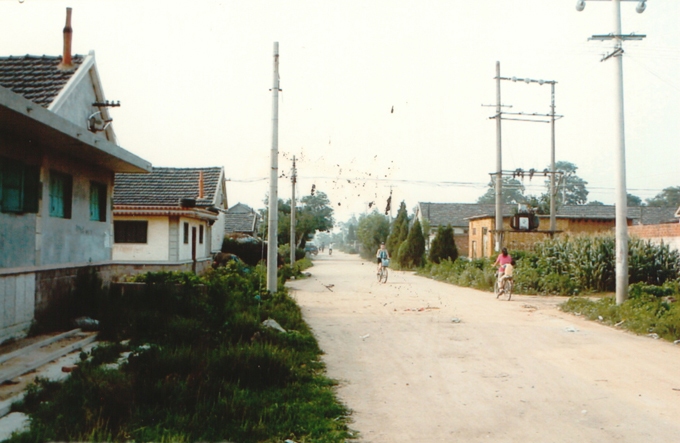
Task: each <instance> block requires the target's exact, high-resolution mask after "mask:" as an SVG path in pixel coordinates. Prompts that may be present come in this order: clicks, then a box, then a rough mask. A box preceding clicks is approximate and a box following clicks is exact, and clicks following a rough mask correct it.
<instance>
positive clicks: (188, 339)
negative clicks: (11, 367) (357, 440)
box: [9, 262, 352, 443]
mask: <svg viewBox="0 0 680 443" xmlns="http://www.w3.org/2000/svg"><path fill="white" fill-rule="evenodd" d="M291 272H293V271H291ZM265 274H266V272H265V269H264V267H262V266H259V267H250V266H246V265H244V264H243V263H239V262H231V263H229V264H228V265H227V266H226V267H223V268H218V269H216V270H212V271H210V272H208V273H207V274H206V275H205V276H203V277H198V276H196V275H194V274H191V273H149V274H145V275H144V276H142V277H140V278H138V279H137V280H138V282H142V283H145V286H144V287H143V289H142V290H141V291H140V290H137V291H134V292H133V291H129V292H127V291H118V293H114V292H111V293H110V294H108V295H105V296H103V297H102V298H101V299H99V300H97V306H96V309H97V313H98V314H99V316H98V317H99V319H100V323H101V328H102V329H101V333H100V339H102V340H107V341H108V343H110V344H108V345H103V346H99V347H97V348H95V349H94V350H93V351H92V352H91V353H89V354H86V353H82V354H81V359H82V362H81V363H80V364H79V367H78V368H77V370H76V371H74V372H73V373H72V375H71V377H69V378H68V379H67V380H66V381H64V382H63V383H55V382H49V381H46V380H40V379H39V380H38V381H37V382H36V383H35V384H34V385H33V386H32V387H31V388H30V389H29V391H28V393H27V395H26V397H25V399H24V401H23V402H22V403H21V404H18V405H15V406H14V409H15V410H17V411H22V412H25V413H28V414H30V417H31V428H30V430H29V431H27V432H24V433H21V434H18V435H15V436H13V437H12V438H11V439H10V440H9V441H11V442H42V441H123V440H125V441H158V442H170V441H172V442H193V441H233V442H245V443H248V442H272V443H273V442H277V443H279V442H282V441H284V440H285V439H290V440H293V441H296V442H305V441H307V442H311V441H314V442H329V443H334V442H345V441H346V440H347V439H351V438H352V434H351V432H350V431H349V428H348V426H347V424H348V421H349V410H348V409H347V408H346V407H345V406H344V405H342V404H341V403H340V402H339V401H338V399H337V397H336V395H335V382H334V381H333V380H330V379H328V378H327V377H326V376H325V368H324V364H323V363H322V361H321V360H320V356H321V351H320V349H319V347H318V344H317V342H316V339H315V338H314V336H313V335H312V333H311V331H310V329H309V327H308V326H307V325H306V323H305V322H304V321H303V319H302V315H301V312H300V309H299V308H298V306H297V305H296V303H295V302H294V301H293V300H292V299H291V298H290V297H289V296H288V295H287V293H286V290H285V289H284V287H283V279H282V280H281V281H280V282H279V288H278V292H277V293H275V294H270V293H268V292H265V291H262V290H261V288H262V286H263V284H262V282H263V281H264V278H265ZM268 320H275V321H276V323H277V324H278V325H280V326H281V327H282V328H283V329H284V330H285V332H282V331H280V330H278V329H276V326H277V325H276V324H273V323H271V321H269V322H266V321H268ZM263 322H265V323H263ZM267 324H268V325H269V327H267V326H266V325H267ZM272 326H273V327H272ZM121 353H122V354H121ZM121 355H122V356H123V358H122V359H121V358H120V357H121ZM125 357H127V358H125Z"/></svg>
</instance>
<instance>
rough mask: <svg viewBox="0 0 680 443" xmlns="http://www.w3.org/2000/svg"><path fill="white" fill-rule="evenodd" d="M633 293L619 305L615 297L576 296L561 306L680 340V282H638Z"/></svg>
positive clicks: (592, 317)
mask: <svg viewBox="0 0 680 443" xmlns="http://www.w3.org/2000/svg"><path fill="white" fill-rule="evenodd" d="M629 294H630V296H629V298H628V300H626V301H625V302H623V303H622V304H621V305H618V306H617V305H616V300H615V298H614V297H602V298H600V299H597V300H590V299H587V298H584V297H572V298H570V299H569V300H568V301H567V302H565V303H563V304H562V305H561V306H560V307H561V309H562V310H563V311H566V312H573V313H575V314H577V315H583V316H585V317H586V318H588V319H590V320H594V321H600V322H602V323H604V324H608V325H616V326H618V327H621V328H624V329H627V330H629V331H632V332H636V333H638V334H650V333H654V334H657V335H658V336H659V337H661V338H664V339H666V340H671V341H674V340H678V339H680V305H678V303H677V302H675V299H676V298H680V285H679V284H678V282H666V283H664V284H663V285H662V286H650V285H645V284H643V283H636V284H633V285H631V286H630V288H629Z"/></svg>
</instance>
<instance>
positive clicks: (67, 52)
mask: <svg viewBox="0 0 680 443" xmlns="http://www.w3.org/2000/svg"><path fill="white" fill-rule="evenodd" d="M72 39H73V29H72V28H71V8H66V26H64V55H63V56H62V59H61V63H59V65H58V66H57V69H59V70H60V71H70V70H72V69H73V61H72V60H71V40H72Z"/></svg>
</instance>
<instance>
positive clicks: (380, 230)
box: [357, 211, 390, 259]
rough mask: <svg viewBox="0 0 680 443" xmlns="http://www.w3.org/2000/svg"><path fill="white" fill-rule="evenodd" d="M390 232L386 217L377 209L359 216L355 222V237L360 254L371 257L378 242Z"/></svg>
mask: <svg viewBox="0 0 680 443" xmlns="http://www.w3.org/2000/svg"><path fill="white" fill-rule="evenodd" d="M389 232H390V222H389V220H388V218H387V217H386V216H384V215H382V214H380V213H379V212H378V211H373V212H372V213H370V214H368V215H366V214H362V215H361V216H360V217H359V223H358V224H357V238H358V240H359V245H360V248H361V249H360V254H361V256H362V257H363V258H367V259H369V258H373V257H374V256H375V253H376V251H377V250H378V248H379V247H380V243H382V242H384V241H385V239H387V235H388V234H389Z"/></svg>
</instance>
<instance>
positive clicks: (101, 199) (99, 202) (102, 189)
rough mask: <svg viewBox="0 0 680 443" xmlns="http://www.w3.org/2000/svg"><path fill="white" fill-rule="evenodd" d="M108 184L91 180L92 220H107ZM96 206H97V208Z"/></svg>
mask: <svg viewBox="0 0 680 443" xmlns="http://www.w3.org/2000/svg"><path fill="white" fill-rule="evenodd" d="M108 190H109V189H108V186H107V185H106V184H105V183H100V182H96V181H91V182H90V220H91V221H98V222H105V221H106V208H107V202H108ZM95 206H96V208H95Z"/></svg>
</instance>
